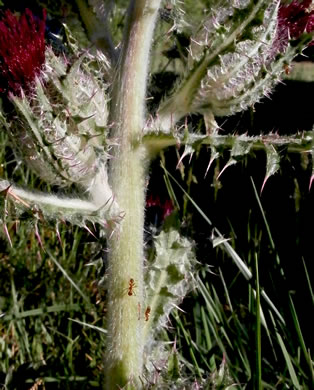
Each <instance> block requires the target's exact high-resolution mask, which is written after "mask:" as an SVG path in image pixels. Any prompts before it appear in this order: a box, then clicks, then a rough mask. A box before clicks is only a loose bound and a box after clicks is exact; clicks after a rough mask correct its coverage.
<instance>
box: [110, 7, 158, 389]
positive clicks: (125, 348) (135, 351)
mask: <svg viewBox="0 0 314 390" xmlns="http://www.w3.org/2000/svg"><path fill="white" fill-rule="evenodd" d="M159 5H160V0H134V1H131V4H130V7H129V10H128V20H127V25H126V30H125V35H124V46H123V48H122V52H121V58H120V61H119V67H118V69H117V75H116V78H115V83H114V86H113V98H112V115H111V120H112V123H113V134H112V135H113V137H115V138H116V139H117V140H118V144H119V146H117V147H116V149H115V150H114V151H113V158H112V160H111V166H110V171H109V180H110V182H111V186H112V190H113V194H114V197H115V199H116V201H117V203H118V205H119V207H120V208H121V210H122V211H123V212H124V218H123V220H122V222H121V224H120V225H119V227H118V228H117V230H116V231H115V233H114V234H113V235H112V237H111V239H110V240H109V270H108V273H109V277H108V281H109V282H108V317H107V318H108V342H107V351H106V362H105V366H106V367H105V370H106V388H107V389H117V388H119V386H120V387H122V386H127V387H128V388H134V389H139V388H141V383H142V382H141V376H142V368H143V349H144V343H143V337H142V333H143V331H142V328H143V321H144V320H143V318H142V317H143V315H142V311H143V306H144V303H143V244H144V240H143V226H144V205H145V199H144V195H145V182H146V164H147V156H146V149H145V147H143V146H140V145H137V143H136V142H135V141H136V140H137V139H138V138H139V137H140V136H141V134H142V131H143V127H144V123H145V96H146V82H147V75H148V67H149V51H150V46H151V41H152V34H153V29H154V25H155V21H156V16H157V12H158V8H159Z"/></svg>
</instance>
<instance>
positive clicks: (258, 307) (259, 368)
mask: <svg viewBox="0 0 314 390" xmlns="http://www.w3.org/2000/svg"><path fill="white" fill-rule="evenodd" d="M255 281H256V297H255V308H256V322H255V324H256V330H255V333H256V378H255V379H256V382H255V383H256V389H257V390H262V340H261V296H260V285H259V272H258V259H257V254H256V253H255Z"/></svg>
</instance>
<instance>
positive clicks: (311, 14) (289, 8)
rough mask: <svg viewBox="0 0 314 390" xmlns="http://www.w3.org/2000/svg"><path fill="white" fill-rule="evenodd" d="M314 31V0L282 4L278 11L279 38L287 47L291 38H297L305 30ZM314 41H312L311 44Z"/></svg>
mask: <svg viewBox="0 0 314 390" xmlns="http://www.w3.org/2000/svg"><path fill="white" fill-rule="evenodd" d="M312 31H314V9H313V6H312V0H303V1H297V0H293V1H292V2H291V3H290V4H289V5H281V6H280V8H279V12H278V38H279V39H280V40H281V43H282V47H283V48H285V46H286V45H287V43H288V41H289V39H290V38H292V39H297V38H299V37H300V35H301V34H303V33H304V32H307V33H310V32H312ZM313 43H314V42H313V41H312V42H311V44H313Z"/></svg>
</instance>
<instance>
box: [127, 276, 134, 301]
mask: <svg viewBox="0 0 314 390" xmlns="http://www.w3.org/2000/svg"><path fill="white" fill-rule="evenodd" d="M135 287H136V284H135V281H134V279H132V278H131V279H130V280H129V287H128V296H129V297H131V296H132V295H135V291H134V290H135Z"/></svg>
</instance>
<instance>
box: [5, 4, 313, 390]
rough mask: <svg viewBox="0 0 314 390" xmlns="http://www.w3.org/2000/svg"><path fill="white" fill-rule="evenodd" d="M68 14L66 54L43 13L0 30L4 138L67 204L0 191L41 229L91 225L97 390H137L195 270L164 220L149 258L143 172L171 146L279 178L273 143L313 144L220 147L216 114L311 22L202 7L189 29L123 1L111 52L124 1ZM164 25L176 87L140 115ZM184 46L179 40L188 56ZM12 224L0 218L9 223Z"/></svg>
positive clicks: (275, 77) (250, 86)
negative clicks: (101, 288) (100, 296)
mask: <svg viewBox="0 0 314 390" xmlns="http://www.w3.org/2000/svg"><path fill="white" fill-rule="evenodd" d="M117 3H119V2H117ZM76 4H77V9H78V10H79V18H80V19H79V20H80V21H81V24H80V23H76V24H75V23H73V20H70V19H69V21H68V22H67V21H65V24H64V31H65V36H66V39H65V42H64V47H65V50H61V52H60V51H59V52H58V51H57V50H54V48H53V47H51V45H49V44H47V43H45V37H44V32H45V19H46V13H45V11H44V12H43V14H42V15H41V16H38V17H35V16H34V15H33V14H32V13H31V11H29V10H26V11H25V13H24V14H22V15H20V16H17V15H15V14H12V13H11V12H10V11H6V12H5V13H4V14H3V17H2V20H1V21H0V32H1V35H0V70H1V76H0V92H1V102H2V104H1V111H0V123H1V125H2V128H3V131H5V132H7V134H8V135H9V137H10V143H11V146H12V148H13V150H14V152H15V154H16V157H17V159H19V160H20V161H22V162H23V163H24V164H26V165H27V166H28V167H29V168H30V169H32V170H33V171H34V172H35V173H36V174H37V175H38V177H40V178H41V179H42V180H43V181H45V182H46V183H47V184H50V185H52V186H53V188H57V187H63V188H66V189H67V194H70V195H68V196H65V195H64V194H63V195H59V194H58V192H54V193H53V194H51V193H48V192H37V191H34V190H32V191H30V190H28V189H24V188H19V187H18V186H16V185H15V184H14V183H13V182H11V181H8V180H1V181H0V189H1V191H2V193H3V194H4V198H5V207H7V206H8V203H10V211H11V212H13V211H12V210H14V217H15V218H18V217H19V215H20V214H21V213H23V212H24V211H25V210H28V211H30V212H31V213H32V214H33V217H34V219H35V221H36V224H37V222H38V221H40V219H42V218H44V219H47V220H50V221H55V223H56V224H58V222H59V221H67V222H68V223H71V224H75V225H78V226H81V227H85V228H87V229H89V227H90V226H93V225H97V226H98V229H99V230H100V234H101V235H102V236H103V237H106V240H107V247H106V248H104V249H106V250H107V251H108V267H107V270H106V273H107V277H106V290H107V332H108V333H107V345H106V346H105V354H104V355H105V388H107V389H118V388H122V387H123V388H129V389H140V388H146V387H148V384H149V383H154V379H153V378H154V377H155V373H156V367H158V368H160V367H161V369H162V368H164V366H163V363H162V362H164V361H165V359H166V356H167V349H166V346H165V345H164V344H163V343H162V342H161V341H160V340H159V334H160V332H161V330H162V329H163V328H164V327H165V326H167V321H168V317H169V313H170V311H171V310H172V309H173V308H174V307H177V305H179V304H180V302H182V299H183V298H184V296H185V295H186V293H187V292H188V291H189V290H190V289H191V288H192V286H193V281H194V280H195V274H194V272H195V265H196V260H195V257H194V255H193V245H192V243H191V242H190V241H189V240H188V238H184V237H182V236H181V235H180V232H179V231H178V230H177V229H176V227H175V226H171V221H169V222H168V223H165V226H164V228H163V229H162V230H161V232H159V233H158V234H156V235H155V237H154V245H153V249H151V250H150V251H148V249H147V248H146V246H145V239H144V214H145V205H146V204H149V203H152V200H149V201H148V202H146V200H145V197H146V186H147V180H148V175H149V167H150V163H151V162H152V161H153V160H154V159H155V158H156V156H157V155H158V153H159V152H160V151H161V150H163V149H165V148H167V147H169V146H172V145H183V146H184V152H183V153H182V156H181V160H182V159H183V158H184V157H185V156H187V155H189V154H192V153H193V152H194V150H196V149H197V148H198V147H199V146H200V145H201V144H204V145H209V146H210V148H211V156H210V164H211V163H212V162H213V161H214V160H215V159H217V158H218V157H219V155H220V153H221V151H222V150H223V149H230V150H231V153H230V160H229V162H228V163H227V166H226V167H225V168H224V169H226V168H227V167H228V166H230V165H232V164H235V163H236V162H237V161H239V160H240V159H241V158H242V157H243V156H245V155H246V154H247V153H249V151H250V150H251V149H254V148H258V149H261V148H262V149H264V150H265V152H266V154H267V167H266V174H265V181H264V184H265V183H266V181H267V179H268V178H269V177H270V176H271V175H272V174H274V173H275V172H276V171H277V169H278V168H279V155H278V152H277V147H278V146H280V145H286V146H287V147H288V149H290V150H299V151H304V150H307V151H311V150H312V147H313V146H312V145H313V134H312V133H309V134H302V135H300V136H296V137H282V138H280V137H277V136H276V135H271V134H270V135H268V136H267V135H266V136H265V135H264V136H260V137H249V136H247V135H242V136H222V135H220V133H219V127H218V125H217V123H216V121H215V117H217V116H227V115H231V114H233V113H236V112H239V111H243V110H246V109H247V108H249V107H253V106H254V104H256V103H258V102H259V101H260V100H261V99H262V98H263V97H264V96H269V95H270V93H271V91H272V89H273V88H274V86H275V85H276V84H277V83H278V82H280V80H281V78H282V75H283V74H284V72H285V70H286V67H287V66H289V64H290V63H291V61H292V60H293V58H294V57H295V56H296V55H297V54H299V53H301V52H302V50H303V49H304V48H305V47H306V46H307V45H309V44H310V43H311V41H312V35H311V31H312V30H313V27H314V11H313V9H312V2H311V1H308V0H306V1H302V2H297V1H293V2H292V3H290V4H280V1H270V0H256V1H253V0H237V1H220V2H212V1H202V2H201V4H203V6H204V9H205V12H204V13H203V15H202V23H201V24H199V23H198V24H196V23H194V22H193V18H191V20H190V21H189V14H188V12H191V7H189V3H188V2H187V5H186V6H185V5H184V4H183V2H182V3H181V2H180V1H171V2H164V1H161V0H130V1H129V4H128V7H127V8H126V9H125V10H124V11H125V20H124V29H123V33H122V36H121V41H120V42H115V39H116V37H115V36H114V34H113V33H112V31H114V26H113V22H112V19H113V18H112V15H113V14H114V12H115V7H117V8H118V6H119V4H117V5H116V6H115V5H114V2H112V1H105V2H103V1H97V0H90V1H88V2H87V1H86V2H85V1H83V0H77V1H76ZM291 16H293V17H291ZM162 21H164V22H163V23H166V29H165V36H166V37H168V39H169V41H170V42H173V45H174V46H175V48H176V49H177V52H178V53H179V54H178V55H177V57H176V59H175V62H176V66H177V69H178V70H177V74H176V81H175V83H174V86H173V88H172V89H171V90H169V91H167V94H165V96H164V97H163V99H162V100H161V101H158V99H157V98H156V101H155V102H154V103H155V106H154V108H153V109H151V110H149V108H148V105H147V99H150V98H151V97H152V98H154V96H150V89H149V88H148V83H149V78H150V75H151V74H152V73H154V72H156V69H155V68H154V67H155V66H156V65H155V64H156V62H157V60H158V56H161V52H162V44H161V42H159V41H158V40H157V39H155V36H154V34H155V32H156V30H157V29H158V28H159V25H160V24H161V23H162ZM83 25H84V27H85V29H83ZM180 34H181V35H180ZM184 34H185V35H184ZM180 36H181V37H182V36H185V37H187V39H186V40H187V44H186V45H185V46H182V45H181V43H180V39H179V37H180ZM161 63H162V66H164V64H165V63H166V60H165V59H163V60H162V61H161ZM193 113H197V114H200V115H202V116H203V117H204V123H205V130H204V131H202V132H200V131H196V130H195V129H193V126H191V125H190V124H188V117H189V115H190V114H193ZM181 160H180V161H181ZM210 164H209V166H210ZM208 169H209V167H208ZM312 180H313V176H312V178H311V179H310V181H311V182H312ZM71 191H72V194H71ZM167 213H168V211H167V210H166V211H165V213H164V214H167ZM7 214H8V213H7V210H6V209H4V214H3V218H2V219H3V221H2V222H3V224H4V226H5V223H6V220H7V218H8V215H7ZM5 231H6V229H5ZM8 238H9V240H10V236H9V235H8Z"/></svg>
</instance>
